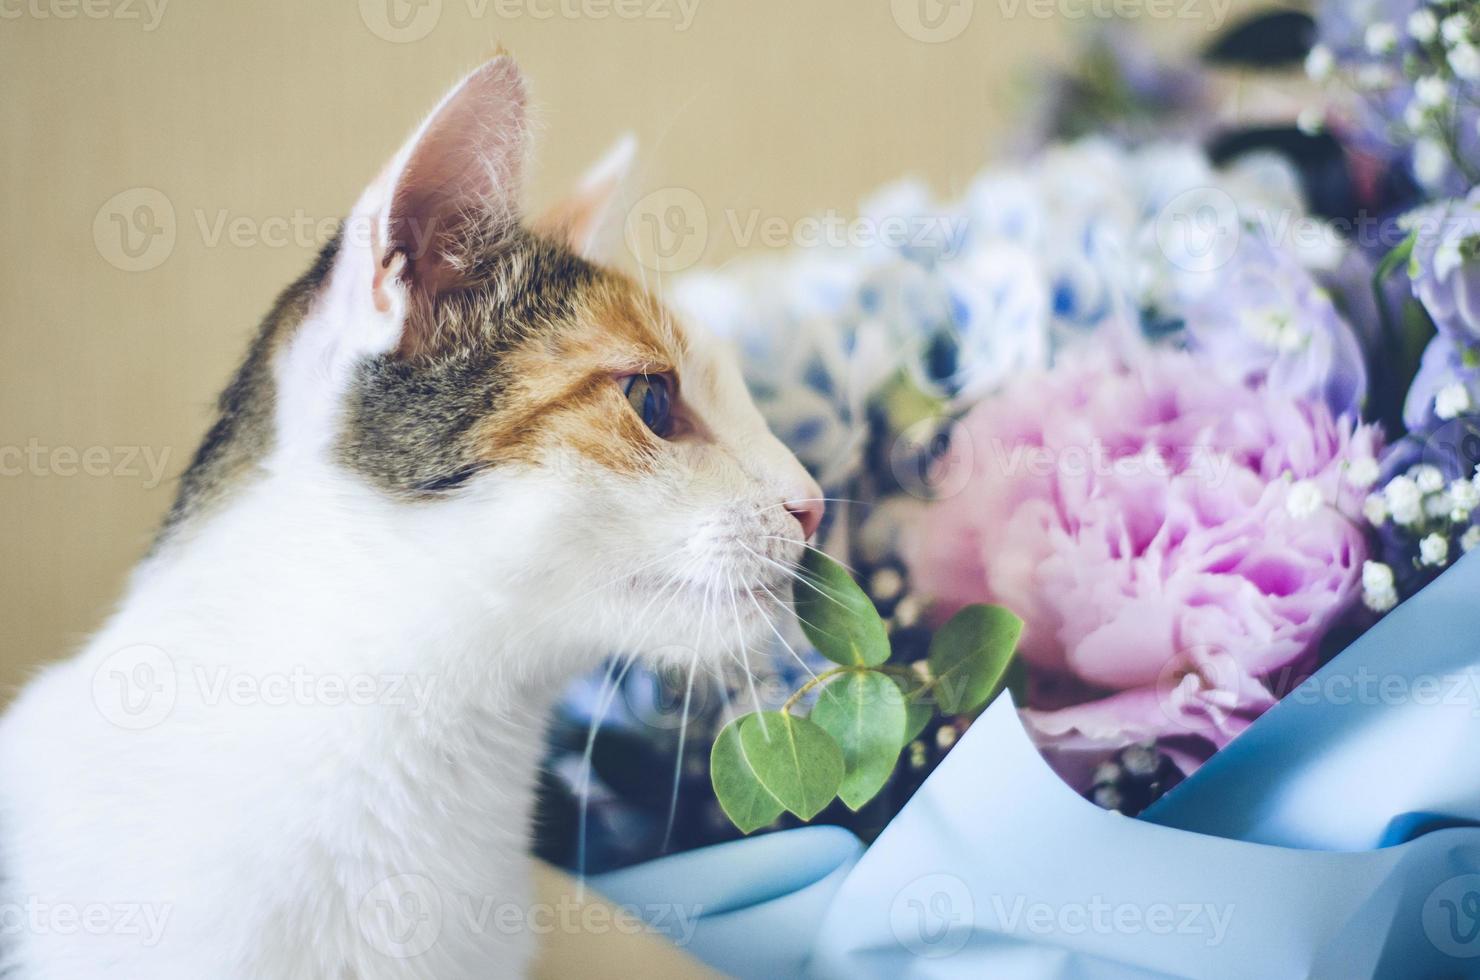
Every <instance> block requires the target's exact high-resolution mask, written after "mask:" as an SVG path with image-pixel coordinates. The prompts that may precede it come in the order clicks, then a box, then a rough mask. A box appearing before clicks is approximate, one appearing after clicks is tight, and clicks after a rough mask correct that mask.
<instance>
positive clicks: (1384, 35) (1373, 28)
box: [1364, 20, 1398, 54]
mask: <svg viewBox="0 0 1480 980" xmlns="http://www.w3.org/2000/svg"><path fill="white" fill-rule="evenodd" d="M1364 40H1365V42H1366V45H1367V50H1368V51H1370V52H1372V53H1373V54H1389V53H1390V52H1392V51H1393V49H1394V48H1396V47H1397V46H1398V28H1397V27H1395V26H1393V25H1392V24H1389V23H1388V22H1387V21H1382V20H1380V21H1378V22H1377V23H1375V24H1369V25H1368V26H1367V34H1366V37H1365V39H1364Z"/></svg>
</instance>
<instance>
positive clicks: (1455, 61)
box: [1449, 41, 1480, 82]
mask: <svg viewBox="0 0 1480 980" xmlns="http://www.w3.org/2000/svg"><path fill="white" fill-rule="evenodd" d="M1449 67H1450V68H1453V69H1454V73H1455V74H1456V75H1458V76H1459V77H1460V78H1463V79H1464V80H1465V81H1467V82H1473V81H1476V80H1480V48H1476V47H1475V46H1474V45H1473V44H1470V43H1469V42H1468V41H1467V42H1465V43H1464V44H1456V45H1455V46H1454V47H1453V48H1452V49H1450V52H1449Z"/></svg>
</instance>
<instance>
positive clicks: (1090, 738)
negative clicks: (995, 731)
mask: <svg viewBox="0 0 1480 980" xmlns="http://www.w3.org/2000/svg"><path fill="white" fill-rule="evenodd" d="M1377 442H1378V436H1377V433H1376V432H1375V430H1373V429H1372V428H1370V427H1365V426H1361V425H1359V424H1357V423H1355V422H1354V421H1353V420H1351V419H1347V418H1340V419H1338V418H1333V417H1332V415H1331V412H1330V409H1328V408H1327V407H1326V405H1325V403H1324V402H1321V401H1318V400H1307V401H1302V400H1295V399H1293V398H1291V397H1290V396H1289V395H1284V394H1280V393H1278V392H1274V391H1271V390H1268V389H1266V388H1261V387H1251V386H1247V385H1243V384H1240V383H1237V382H1228V381H1223V380H1220V379H1219V377H1218V374H1217V373H1216V372H1214V371H1212V370H1210V369H1209V366H1208V365H1207V364H1205V363H1203V362H1201V361H1200V360H1199V358H1198V356H1197V355H1195V354H1190V353H1186V352H1182V351H1171V350H1151V349H1146V348H1137V349H1136V350H1134V351H1133V352H1130V353H1120V352H1116V351H1113V350H1112V349H1111V348H1109V347H1107V346H1104V345H1101V344H1099V343H1091V344H1088V345H1086V346H1084V347H1082V348H1080V349H1078V350H1076V351H1071V352H1070V353H1069V354H1067V355H1065V356H1063V357H1061V358H1060V361H1059V363H1058V365H1057V366H1056V367H1054V368H1053V369H1052V370H1050V371H1048V372H1045V373H1042V374H1038V375H1034V376H1028V377H1023V378H1020V379H1018V380H1016V381H1015V382H1013V383H1012V384H1010V385H1009V386H1008V387H1007V388H1006V389H1005V390H1004V391H1002V392H1001V393H1000V394H998V395H997V396H995V397H993V398H989V399H987V400H986V401H984V402H982V403H981V404H979V405H977V406H976V407H975V408H974V409H973V410H972V411H971V412H970V414H968V415H967V416H966V418H965V419H964V420H963V421H962V422H961V424H960V425H959V426H958V427H957V428H956V430H955V432H954V433H953V435H952V444H951V451H950V453H949V454H948V456H947V458H946V459H945V460H943V461H942V466H941V470H940V471H939V472H938V473H937V474H936V486H937V487H938V488H939V490H940V494H939V496H940V499H939V501H938V502H936V503H934V504H932V505H931V506H930V507H929V508H927V509H926V511H925V516H924V518H923V521H922V525H923V526H922V527H921V528H920V533H919V534H918V535H915V536H914V542H913V544H912V553H911V554H910V555H909V556H908V560H909V563H910V566H911V572H912V574H913V576H914V579H915V581H916V582H917V583H918V585H919V587H920V588H921V590H922V591H923V592H924V593H925V594H927V595H929V596H931V597H932V598H933V599H934V600H936V603H937V611H938V612H939V613H940V614H942V615H946V614H949V613H950V612H952V611H954V610H955V609H956V608H959V607H960V606H962V605H964V604H966V603H969V602H983V601H985V602H995V603H1000V604H1002V605H1004V606H1007V607H1008V608H1010V609H1012V610H1014V611H1015V612H1017V613H1018V614H1019V615H1021V616H1022V617H1023V619H1024V620H1025V622H1026V624H1027V626H1026V630H1025V631H1024V637H1023V643H1022V654H1021V655H1022V656H1023V657H1024V659H1025V660H1026V661H1027V663H1028V664H1029V667H1030V668H1031V677H1032V680H1033V682H1034V683H1033V684H1032V686H1031V690H1032V693H1031V694H1030V699H1031V700H1032V701H1033V706H1032V708H1033V709H1038V710H1032V709H1030V710H1026V711H1024V718H1025V720H1026V722H1027V724H1028V726H1029V729H1030V730H1031V731H1032V732H1033V734H1034V737H1035V738H1036V739H1037V740H1038V741H1039V742H1040V744H1041V745H1043V746H1044V747H1045V748H1046V749H1048V750H1050V752H1049V754H1050V757H1051V758H1052V759H1053V760H1054V761H1055V764H1056V765H1059V767H1060V769H1061V771H1063V772H1064V774H1065V775H1066V777H1068V778H1070V780H1071V782H1080V781H1081V780H1080V779H1079V778H1078V777H1079V776H1081V775H1082V774H1083V772H1084V766H1085V765H1087V764H1091V763H1092V762H1094V761H1097V758H1103V757H1104V756H1106V755H1108V754H1110V753H1111V752H1113V751H1115V750H1117V749H1119V748H1122V747H1124V746H1126V745H1129V744H1131V743H1133V742H1137V741H1143V740H1147V739H1153V738H1159V739H1162V740H1163V743H1164V747H1168V748H1170V750H1171V751H1172V753H1173V757H1174V758H1175V759H1176V760H1177V762H1178V764H1179V765H1181V766H1182V767H1183V768H1184V769H1185V770H1187V771H1190V770H1191V769H1192V768H1194V767H1195V766H1196V765H1197V764H1198V763H1199V762H1200V761H1201V760H1202V759H1204V758H1206V756H1207V755H1209V754H1211V752H1212V751H1213V750H1215V749H1217V748H1221V747H1222V746H1223V745H1225V744H1227V742H1228V740H1229V739H1231V738H1232V737H1233V736H1235V735H1237V734H1238V732H1240V731H1241V730H1242V729H1243V728H1244V727H1246V726H1247V725H1248V724H1249V722H1250V721H1252V720H1253V719H1254V718H1255V717H1257V716H1258V715H1259V714H1260V713H1261V712H1263V711H1264V710H1265V709H1266V708H1268V707H1269V706H1270V705H1271V704H1273V703H1274V700H1275V698H1274V696H1273V694H1272V693H1271V691H1272V689H1274V688H1275V686H1276V684H1277V683H1278V681H1279V678H1277V677H1275V676H1273V675H1276V674H1277V673H1279V672H1280V671H1281V670H1282V669H1283V668H1299V667H1300V666H1301V665H1303V664H1308V663H1309V662H1310V659H1311V658H1312V656H1313V655H1314V653H1315V650H1316V647H1317V644H1319V642H1320V640H1321V638H1322V636H1323V635H1324V634H1325V633H1326V631H1327V630H1328V629H1329V628H1330V627H1331V625H1332V624H1333V622H1334V621H1335V620H1336V619H1337V618H1338V617H1339V616H1341V615H1342V614H1343V613H1344V612H1345V611H1346V610H1347V609H1348V608H1350V607H1351V605H1352V603H1353V601H1354V600H1355V599H1356V598H1357V597H1358V596H1359V595H1360V588H1361V583H1360V578H1361V569H1362V561H1363V559H1364V558H1365V557H1366V541H1365V537H1364V535H1363V532H1362V530H1361V529H1360V527H1359V524H1358V523H1357V517H1358V515H1359V514H1360V510H1361V504H1362V501H1363V500H1364V498H1365V496H1366V487H1365V486H1363V485H1362V483H1363V481H1364V480H1370V478H1371V476H1372V475H1374V474H1375V467H1374V466H1373V465H1372V460H1373V458H1374V455H1375V453H1376V450H1377V449H1378V448H1379V447H1378V445H1377ZM1174 736H1185V738H1171V737H1174ZM1169 738H1171V741H1167V740H1168V739H1169Z"/></svg>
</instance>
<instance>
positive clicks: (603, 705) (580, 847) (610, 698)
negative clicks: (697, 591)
mask: <svg viewBox="0 0 1480 980" xmlns="http://www.w3.org/2000/svg"><path fill="white" fill-rule="evenodd" d="M695 561H697V559H691V560H690V561H689V562H687V563H685V564H684V565H683V566H682V567H681V568H679V569H677V570H676V571H675V572H674V573H673V574H672V575H671V576H669V578H668V579H667V580H666V581H665V582H664V583H663V585H662V586H661V587H660V588H659V589H657V590H656V591H655V592H654V593H653V595H652V597H651V598H649V599H648V602H647V604H646V605H645V606H643V609H642V612H640V613H639V614H638V619H639V620H641V619H642V618H643V617H645V616H646V614H647V611H648V610H649V609H650V608H652V605H653V603H654V602H656V601H657V599H658V598H659V597H660V596H662V595H663V594H664V593H665V592H668V591H669V590H670V589H672V594H671V595H670V596H669V598H668V601H667V602H666V603H664V606H663V609H662V610H661V611H660V613H659V615H660V617H661V616H662V615H666V614H667V612H668V609H669V608H670V607H671V606H672V604H673V600H674V599H675V598H677V597H678V596H679V595H680V594H681V592H680V591H679V590H678V589H677V588H675V586H677V584H678V582H679V581H680V580H681V578H682V577H683V576H684V575H686V574H687V573H688V570H689V569H690V568H691V567H692V566H693V564H694V563H695ZM651 632H652V624H651V623H650V624H649V626H648V629H646V630H644V631H643V633H642V635H641V636H640V637H639V638H638V640H637V642H634V643H632V644H631V650H632V652H631V653H628V654H625V656H626V658H627V662H626V664H625V665H624V666H623V667H622V670H621V673H619V674H618V675H617V676H616V679H615V680H612V671H613V670H614V669H615V668H616V665H617V664H618V663H619V662H621V659H622V656H623V655H622V654H618V655H617V656H616V657H615V658H614V659H613V660H612V662H611V665H610V666H608V668H607V672H606V677H605V679H604V680H603V681H602V685H601V687H600V688H599V689H598V691H597V703H596V710H595V711H594V712H592V716H591V722H590V724H589V725H588V726H587V730H586V747H585V750H584V751H583V752H582V753H581V768H580V774H581V777H580V787H579V790H578V792H577V795H578V796H579V798H580V811H579V814H578V816H577V821H576V883H577V890H578V893H584V891H585V887H586V830H587V827H586V825H587V822H588V819H589V811H590V801H591V769H592V762H591V760H592V756H593V753H594V752H595V749H596V734H597V732H598V731H599V730H600V728H601V723H602V721H604V720H605V719H606V713H607V711H609V710H610V709H611V705H612V703H613V702H614V701H615V700H616V696H617V692H618V691H619V690H621V686H622V681H623V680H625V679H626V677H627V671H628V670H630V669H631V668H632V665H633V664H634V663H636V662H637V658H638V651H640V650H641V645H642V642H643V641H646V639H647V637H648V635H649V634H650V633H651ZM608 682H610V687H608Z"/></svg>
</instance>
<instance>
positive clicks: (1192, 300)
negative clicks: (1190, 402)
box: [1182, 234, 1367, 417]
mask: <svg viewBox="0 0 1480 980" xmlns="http://www.w3.org/2000/svg"><path fill="white" fill-rule="evenodd" d="M1183 283H1184V291H1183V294H1184V295H1183V300H1184V303H1185V306H1184V308H1183V310H1182V313H1183V316H1184V317H1185V321H1186V327H1187V334H1188V338H1189V340H1190V342H1191V345H1192V346H1193V347H1194V348H1195V349H1197V350H1199V351H1202V352H1205V353H1206V355H1207V357H1206V363H1209V364H1212V365H1215V366H1216V368H1217V370H1218V371H1219V372H1220V373H1222V374H1223V375H1224V376H1225V377H1228V378H1230V379H1232V380H1236V381H1240V382H1243V383H1245V384H1255V385H1259V384H1263V385H1267V386H1268V387H1269V388H1270V389H1272V390H1274V391H1277V392H1281V393H1283V394H1285V395H1288V396H1290V397H1293V398H1303V399H1311V398H1315V399H1321V400H1323V401H1324V402H1325V403H1326V405H1327V406H1328V407H1329V408H1330V409H1331V412H1332V414H1333V415H1336V416H1342V415H1351V416H1353V417H1355V416H1356V415H1357V414H1359V412H1360V409H1361V406H1362V402H1363V400H1364V399H1365V398H1366V395H1367V369H1366V365H1365V362H1364V360H1363V355H1362V347H1361V344H1360V343H1358V341H1357V338H1356V335H1355V334H1354V333H1353V332H1352V329H1351V327H1349V326H1348V325H1347V323H1346V321H1345V320H1343V319H1342V317H1341V314H1340V313H1338V312H1337V310H1336V307H1335V306H1334V305H1333V304H1332V302H1331V299H1330V298H1329V297H1328V296H1327V294H1326V292H1325V290H1323V289H1322V288H1321V287H1320V286H1318V285H1317V284H1316V282H1315V280H1314V279H1313V278H1312V277H1311V276H1310V274H1309V273H1308V272H1306V271H1305V269H1304V268H1303V267H1301V265H1300V263H1299V262H1297V261H1296V260H1295V259H1294V257H1293V256H1291V255H1290V254H1289V253H1288V252H1286V251H1284V250H1281V249H1277V248H1275V247H1273V246H1271V245H1269V244H1268V243H1266V242H1265V241H1264V240H1263V238H1262V237H1260V236H1258V235H1254V234H1247V235H1244V236H1243V237H1242V239H1241V240H1240V242H1239V246H1238V249H1237V251H1236V252H1235V253H1234V254H1233V257H1232V258H1231V260H1230V261H1229V263H1228V264H1227V265H1225V266H1223V267H1221V268H1219V269H1216V270H1213V272H1212V273H1210V274H1208V275H1203V276H1195V275H1187V276H1185V277H1184V278H1183Z"/></svg>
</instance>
